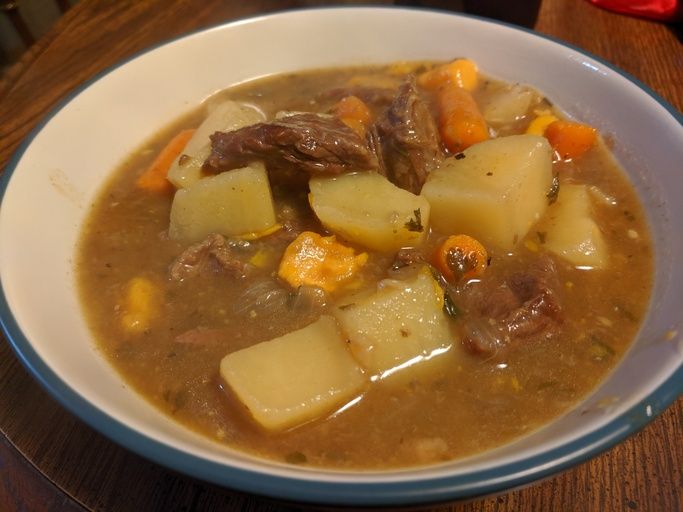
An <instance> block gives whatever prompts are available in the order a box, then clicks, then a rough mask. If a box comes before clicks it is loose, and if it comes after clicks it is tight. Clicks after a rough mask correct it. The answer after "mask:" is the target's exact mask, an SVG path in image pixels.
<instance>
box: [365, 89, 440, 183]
mask: <svg viewBox="0 0 683 512" xmlns="http://www.w3.org/2000/svg"><path fill="white" fill-rule="evenodd" d="M369 139H370V140H372V141H373V142H371V144H370V145H371V147H377V143H376V141H374V139H377V140H379V143H380V144H379V145H380V146H381V151H380V152H379V153H378V154H380V156H379V158H378V160H379V161H380V162H381V163H382V165H383V174H385V175H386V176H387V177H388V178H389V180H391V181H392V182H393V183H395V184H396V185H397V186H399V187H401V188H403V189H405V190H408V191H410V192H413V193H414V194H419V193H420V190H421V189H422V185H423V184H424V182H425V180H426V179H427V175H428V174H429V172H430V171H431V170H432V169H434V168H435V167H436V166H437V165H438V164H439V162H440V161H441V159H442V158H443V152H442V150H441V146H440V144H439V140H440V138H439V133H438V130H437V127H436V123H435V122H434V118H433V117H432V114H431V112H430V110H429V105H428V104H427V103H426V102H425V101H424V100H423V99H422V98H421V97H420V94H419V92H418V90H417V87H416V86H415V80H414V78H410V79H409V80H407V81H406V82H405V83H404V84H403V85H401V87H400V88H399V91H398V94H397V95H396V97H395V98H394V101H393V102H392V103H391V105H390V106H389V108H388V109H387V110H386V112H385V113H384V115H383V116H382V117H381V118H380V119H379V120H378V121H377V123H376V125H375V127H374V128H373V129H372V130H371V131H370V135H369ZM381 172H382V171H381Z"/></svg>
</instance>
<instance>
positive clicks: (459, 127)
mask: <svg viewBox="0 0 683 512" xmlns="http://www.w3.org/2000/svg"><path fill="white" fill-rule="evenodd" d="M436 99H437V106H438V110H439V133H440V134H441V140H443V143H444V144H445V145H446V147H447V148H448V150H449V151H451V152H453V153H459V152H460V151H462V150H464V149H466V148H468V147H469V146H471V145H472V144H476V143H477V142H482V141H485V140H487V139H488V138H489V130H488V127H487V126H486V121H485V120H484V116H482V115H481V112H480V111H479V107H478V106H477V103H476V102H475V101H474V98H473V97H472V95H471V94H470V93H469V92H468V91H466V90H465V89H463V88H461V87H458V86H455V85H453V84H448V85H446V86H445V87H442V88H441V89H439V90H438V92H437V95H436Z"/></svg>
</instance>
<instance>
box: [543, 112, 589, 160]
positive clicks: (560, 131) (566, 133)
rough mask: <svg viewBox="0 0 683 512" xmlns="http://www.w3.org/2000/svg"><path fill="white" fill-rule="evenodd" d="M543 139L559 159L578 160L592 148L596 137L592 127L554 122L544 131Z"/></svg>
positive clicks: (566, 122)
mask: <svg viewBox="0 0 683 512" xmlns="http://www.w3.org/2000/svg"><path fill="white" fill-rule="evenodd" d="M544 135H545V137H546V138H547V139H548V142H550V145H551V146H552V147H553V149H554V150H555V151H557V152H558V153H559V155H560V157H561V158H563V159H565V160H568V159H570V158H571V159H573V158H578V157H580V156H581V155H583V154H584V153H585V152H586V151H588V150H589V149H590V148H592V147H593V145H594V144H595V142H596V140H597V138H598V136H597V131H596V130H595V128H593V127H592V126H588V125H586V124H581V123H573V122H571V121H555V122H553V123H550V124H549V125H548V127H547V128H546V129H545V133H544Z"/></svg>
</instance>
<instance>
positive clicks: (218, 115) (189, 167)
mask: <svg viewBox="0 0 683 512" xmlns="http://www.w3.org/2000/svg"><path fill="white" fill-rule="evenodd" d="M264 120H265V116H264V115H263V113H262V112H261V111H259V110H257V109H256V108H254V107H252V106H250V105H246V104H244V103H238V102H236V101H225V102H223V103H221V104H219V105H216V106H215V107H214V108H213V109H211V113H210V114H209V115H208V117H207V118H206V119H205V120H204V121H203V122H202V124H200V125H199V127H198V128H197V130H196V131H195V132H194V135H193V136H192V138H191V139H190V140H189V141H188V143H187V145H186V146H185V149H183V151H182V153H181V155H180V156H179V157H178V158H176V160H175V161H174V162H173V164H171V168H170V169H169V170H168V180H169V181H170V182H171V183H173V185H175V186H176V187H177V188H185V187H189V186H190V185H193V184H194V183H196V182H197V181H198V180H199V179H200V178H201V177H202V165H204V161H205V160H206V159H207V157H208V156H209V154H210V153H211V140H210V139H209V136H210V135H213V133H214V132H229V131H232V130H237V129H238V128H242V127H243V126H249V125H251V124H255V123H259V122H261V121H264Z"/></svg>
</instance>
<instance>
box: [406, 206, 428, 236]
mask: <svg viewBox="0 0 683 512" xmlns="http://www.w3.org/2000/svg"><path fill="white" fill-rule="evenodd" d="M413 215H415V218H414V219H413V218H411V219H410V220H409V221H408V222H406V223H405V227H406V229H407V230H408V231H416V232H418V233H422V232H423V231H424V229H425V228H424V226H423V225H422V213H421V212H420V209H419V208H418V209H417V210H413Z"/></svg>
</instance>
